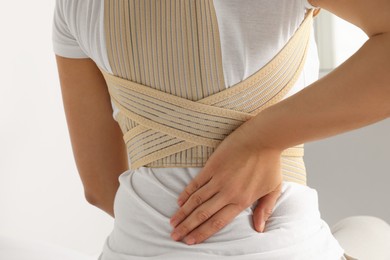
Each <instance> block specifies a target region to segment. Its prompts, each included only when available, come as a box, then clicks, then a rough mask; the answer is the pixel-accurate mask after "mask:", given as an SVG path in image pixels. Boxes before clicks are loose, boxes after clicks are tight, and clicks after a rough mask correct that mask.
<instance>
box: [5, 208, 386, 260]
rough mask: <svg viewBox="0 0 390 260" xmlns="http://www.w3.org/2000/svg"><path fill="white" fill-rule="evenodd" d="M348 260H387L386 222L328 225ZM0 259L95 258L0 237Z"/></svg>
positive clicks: (366, 219) (350, 220) (364, 220)
mask: <svg viewBox="0 0 390 260" xmlns="http://www.w3.org/2000/svg"><path fill="white" fill-rule="evenodd" d="M332 233H333V235H334V237H335V238H336V239H337V240H338V241H339V243H340V244H341V246H342V247H343V248H344V250H345V252H346V253H347V254H348V255H349V256H351V257H352V258H350V259H358V260H389V259H390V225H389V224H387V223H386V222H385V221H383V220H382V219H380V218H376V217H371V216H354V217H348V218H344V219H342V220H340V221H339V222H338V223H336V224H335V225H334V226H333V227H332ZM0 259H4V260H53V259H55V260H96V259H97V257H92V256H88V255H83V254H81V253H78V252H75V251H73V250H70V249H67V248H61V247H58V246H55V245H51V244H43V243H38V242H35V241H27V240H23V239H10V238H6V237H0Z"/></svg>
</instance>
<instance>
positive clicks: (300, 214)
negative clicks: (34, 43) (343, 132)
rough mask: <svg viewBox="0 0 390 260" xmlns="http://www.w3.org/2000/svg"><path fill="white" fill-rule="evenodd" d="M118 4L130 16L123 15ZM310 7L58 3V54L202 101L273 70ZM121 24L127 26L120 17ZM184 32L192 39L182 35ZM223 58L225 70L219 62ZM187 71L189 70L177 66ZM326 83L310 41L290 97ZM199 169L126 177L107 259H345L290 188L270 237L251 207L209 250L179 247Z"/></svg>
mask: <svg viewBox="0 0 390 260" xmlns="http://www.w3.org/2000/svg"><path fill="white" fill-rule="evenodd" d="M119 3H121V4H122V8H121V9H117V8H119V7H118V6H119ZM123 7H127V8H123ZM305 7H309V5H308V3H307V2H306V1H304V0H299V1H287V0H286V1H254V0H250V1H249V0H246V1H238V0H235V1H234V0H219V1H208V0H205V1H174V0H166V1H138V0H134V1H108V0H106V1H103V0H101V1H92V0H62V1H57V9H56V16H55V20H54V22H55V25H56V26H55V27H54V33H53V40H54V51H55V52H56V53H57V54H58V55H60V56H65V57H71V58H72V57H74V58H78V57H90V58H92V59H93V60H94V61H95V63H96V64H97V65H98V66H99V67H100V68H102V69H104V70H105V71H107V72H109V73H113V74H116V75H117V76H120V77H122V78H126V79H128V80H131V81H135V82H138V83H141V84H143V85H147V86H149V87H151V88H155V89H159V90H161V91H163V92H168V93H171V94H174V95H177V96H181V97H185V98H188V99H191V100H198V99H201V98H203V97H205V96H209V95H211V94H213V93H217V92H219V91H223V89H224V88H229V87H231V86H233V85H235V84H237V83H238V82H240V81H242V80H245V79H246V78H248V77H249V76H250V75H252V74H253V73H255V72H256V71H257V70H259V69H260V68H261V67H263V66H264V65H265V64H267V63H268V62H269V61H270V60H271V59H272V58H273V57H274V56H275V55H276V54H277V53H278V52H279V51H280V49H281V48H282V47H283V46H284V45H285V44H286V43H287V41H288V40H289V39H290V38H291V36H292V35H293V34H294V32H295V31H296V30H297V28H298V27H299V25H300V24H301V22H302V20H303V18H304V15H305ZM107 8H111V9H110V10H111V11H110V12H108V11H107V10H108V9H107ZM179 14H180V15H179ZM120 15H123V16H124V17H128V20H126V19H120V17H119V18H118V16H120ZM107 17H110V19H105V18H107ZM116 18H118V19H116ZM111 19H112V20H111ZM174 19H176V20H174ZM179 19H182V20H179ZM118 21H122V22H123V24H121V27H122V29H123V28H128V34H127V35H124V34H118V32H115V31H110V30H109V29H108V28H111V27H110V26H112V23H115V22H118ZM157 21H160V22H157ZM161 21H164V23H162V22H161ZM173 21H176V22H173ZM213 21H214V23H213ZM216 21H217V23H216ZM110 22H111V25H110ZM146 24H149V27H147V26H146ZM150 24H152V25H154V26H155V27H153V29H154V30H155V34H153V31H152V30H149V29H150V28H151V26H150ZM201 24H202V26H203V27H202V26H201ZM164 25H165V26H164ZM168 25H169V26H168ZM174 25H176V27H172V26H174ZM181 25H183V27H184V28H186V29H187V31H184V29H183V28H181V29H180V30H179V26H181ZM143 26H146V27H143ZM157 26H159V27H157ZM213 26H214V27H213ZM209 27H213V28H214V29H213V30H212V31H213V32H215V33H218V34H219V38H218V37H217V35H216V34H210V35H207V37H208V38H207V37H206V36H205V35H204V33H203V32H202V28H205V30H206V29H207V28H209ZM145 28H146V29H145ZM172 28H174V29H172ZM194 28H195V29H197V30H198V31H195V29H194ZM190 30H194V31H192V32H191V33H190ZM216 30H217V31H216ZM151 32H152V33H151ZM218 39H220V41H218ZM173 40H175V41H173ZM148 41H154V42H153V43H150V42H148ZM183 42H185V44H183ZM146 46H151V47H150V48H148V47H146ZM175 46H176V47H175ZM178 46H179V47H178ZM180 46H181V47H180ZM185 46H187V49H186V48H185ZM162 47H164V48H162ZM190 47H191V48H190ZM189 53H191V55H192V56H191V57H188V56H189ZM180 55H182V56H180ZM218 55H220V58H221V60H220V61H221V63H220V64H218V59H216V58H215V57H217V56H218ZM115 57H116V58H115ZM184 57H187V58H184ZM184 60H187V62H185V61H184ZM180 62H182V63H183V66H180V65H178V64H179V63H180ZM175 75H176V76H175ZM177 75H179V76H177ZM181 76H182V77H181ZM317 77H318V59H317V52H316V46H315V42H314V37H313V35H311V38H310V44H309V50H308V56H307V61H306V63H305V66H304V67H303V72H302V73H301V75H299V78H298V80H297V82H296V83H295V84H294V86H293V88H292V89H291V90H290V91H289V92H288V93H287V95H286V96H285V97H284V98H286V97H288V96H290V95H292V94H294V93H295V92H297V91H299V90H301V89H302V88H304V87H305V86H307V85H309V84H310V83H312V82H313V81H315V80H316V79H317ZM180 83H183V84H180ZM192 83H193V84H192ZM113 108H114V117H115V118H117V116H118V115H119V114H120V113H119V110H118V108H117V107H115V106H114V104H113ZM121 127H122V130H124V128H132V126H123V125H122V126H121ZM133 148H134V147H133ZM134 149H135V148H134ZM200 151H203V150H200ZM205 152H207V150H206V151H205ZM186 155H187V154H186V153H184V152H182V153H181V154H180V156H181V157H182V156H186ZM175 156H177V155H175ZM188 156H190V157H192V156H193V155H188ZM181 157H180V158H181ZM180 158H179V159H177V160H180ZM167 160H168V159H167ZM169 161H172V159H169ZM284 163H285V164H289V169H290V170H292V171H294V170H293V169H294V168H295V169H299V170H300V171H302V170H304V164H303V161H298V162H296V161H291V162H289V161H288V160H287V161H284ZM200 170H201V168H199V167H192V168H191V167H182V168H176V167H168V168H159V167H157V168H147V167H140V168H138V169H136V170H129V171H126V172H124V173H123V174H122V175H121V177H120V184H121V186H120V188H119V190H118V192H117V195H116V199H115V218H116V220H115V228H114V230H113V232H112V234H111V235H110V237H109V238H108V239H107V243H106V245H105V250H104V252H103V254H102V257H101V259H103V260H108V259H118V258H122V259H141V258H142V259H143V258H144V257H149V256H155V257H156V259H161V257H166V258H168V257H169V259H174V258H175V257H176V258H177V259H182V258H184V257H186V259H190V258H191V257H193V258H195V257H196V258H200V257H201V256H202V255H204V259H209V258H211V257H212V255H214V257H215V258H218V257H221V258H222V257H223V258H224V257H226V256H228V255H231V256H234V259H339V258H341V256H342V252H343V250H342V249H341V248H340V246H339V245H338V243H337V241H336V240H335V239H334V238H333V237H332V235H331V233H330V231H329V229H328V227H327V225H326V223H324V222H323V221H322V220H321V219H320V214H319V212H318V204H317V199H318V198H317V196H316V193H315V191H314V190H312V189H310V188H308V187H305V186H303V185H299V184H295V183H292V182H284V183H283V190H282V191H283V193H282V195H281V197H280V199H279V200H278V203H277V205H276V207H275V209H274V214H273V215H272V217H271V218H270V219H269V221H268V222H267V226H266V231H265V233H257V232H256V231H255V230H254V229H253V227H252V226H251V221H250V218H251V214H252V213H253V208H248V209H247V210H245V211H243V212H242V213H241V214H240V215H239V216H238V217H237V218H235V220H234V221H233V222H232V223H230V224H229V225H228V226H227V227H226V228H225V229H223V230H221V232H219V233H217V234H215V235H214V236H213V237H211V238H210V239H208V240H207V241H206V242H204V243H202V244H199V245H196V246H191V247H189V246H187V245H185V244H182V243H179V242H175V241H173V240H172V239H171V238H170V237H169V233H170V231H171V230H170V229H171V228H170V225H169V217H170V216H171V215H172V214H173V213H174V212H175V210H177V205H176V199H177V196H178V194H179V193H180V192H181V191H182V190H183V189H184V187H185V186H186V185H187V184H188V183H189V182H190V181H191V179H192V178H193V177H195V176H196V174H198V173H199V171H200ZM303 252H304V254H305V255H302V253H303Z"/></svg>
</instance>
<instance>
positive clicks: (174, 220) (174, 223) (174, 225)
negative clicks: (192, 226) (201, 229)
mask: <svg viewBox="0 0 390 260" xmlns="http://www.w3.org/2000/svg"><path fill="white" fill-rule="evenodd" d="M170 223H171V226H172V227H176V225H177V223H178V221H177V218H171V221H170Z"/></svg>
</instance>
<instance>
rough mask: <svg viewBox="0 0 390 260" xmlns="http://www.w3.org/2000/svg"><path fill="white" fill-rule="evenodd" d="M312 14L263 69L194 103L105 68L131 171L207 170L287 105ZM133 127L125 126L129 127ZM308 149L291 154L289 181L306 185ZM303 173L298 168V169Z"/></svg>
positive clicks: (285, 171)
mask: <svg viewBox="0 0 390 260" xmlns="http://www.w3.org/2000/svg"><path fill="white" fill-rule="evenodd" d="M312 22H313V9H312V10H309V11H308V12H307V14H306V17H305V19H304V21H303V22H302V24H301V26H300V27H299V28H298V30H297V31H296V32H295V34H294V35H293V37H292V38H291V39H290V40H289V41H288V43H287V44H286V45H285V46H284V47H283V49H282V50H281V51H280V52H279V53H278V54H277V55H276V56H275V57H274V58H273V59H272V60H271V61H270V62H269V63H268V64H266V65H265V66H264V67H263V68H261V69H260V70H258V71H257V72H255V73H254V74H252V75H251V76H250V77H248V78H247V79H245V80H243V81H241V82H239V83H237V84H236V85H234V86H231V87H230V88H227V89H225V90H223V91H220V92H217V93H215V94H212V95H209V96H207V97H204V98H201V99H199V100H196V101H194V100H189V99H186V98H183V97H179V96H176V95H173V94H170V93H166V92H163V91H160V90H157V89H154V88H151V87H149V86H147V85H143V84H140V83H137V82H135V81H131V80H128V79H125V78H121V77H119V76H115V75H112V74H110V73H108V72H106V71H104V70H103V69H100V70H101V72H102V74H103V76H104V78H105V80H106V82H107V86H108V90H109V94H110V96H111V100H112V102H113V103H114V105H115V106H116V107H117V108H118V109H119V111H120V112H119V114H118V116H117V118H116V119H117V121H118V123H119V124H120V126H121V129H122V131H123V132H124V136H123V139H124V141H125V143H126V145H127V150H128V155H129V162H130V168H131V169H137V168H139V167H141V166H145V167H157V168H160V167H203V166H204V164H205V163H206V161H207V159H208V158H209V157H210V155H211V153H212V152H213V151H214V150H215V148H217V146H218V145H219V144H220V143H221V142H222V141H223V140H224V139H225V138H226V137H227V136H228V135H229V134H230V133H231V132H233V131H234V130H235V129H236V128H237V127H239V126H240V125H241V124H243V123H244V122H245V121H247V120H249V119H251V118H253V117H254V116H255V115H256V114H258V113H259V112H261V111H262V110H264V109H266V108H268V107H270V106H272V105H273V104H275V103H277V102H279V101H280V100H282V98H283V97H284V96H285V95H286V94H287V92H288V91H289V90H290V89H291V87H292V86H293V85H294V84H295V83H296V81H297V79H298V77H299V75H300V73H301V71H302V69H303V66H304V63H305V59H306V54H307V49H308V45H309V38H310V32H311V28H312ZM129 121H130V122H133V124H132V127H125V125H126V124H127V125H128V122H129ZM303 153H304V149H303V144H302V145H298V146H294V147H291V148H289V149H286V150H285V151H283V153H282V162H283V159H284V161H286V160H287V162H289V163H287V164H288V165H286V164H283V165H285V166H286V167H284V168H283V165H282V173H283V176H284V179H285V180H290V181H295V182H298V183H302V184H305V183H306V172H305V169H304V167H298V166H299V165H301V164H300V163H299V161H301V160H302V156H303ZM298 168H299V169H298ZM292 169H293V170H292Z"/></svg>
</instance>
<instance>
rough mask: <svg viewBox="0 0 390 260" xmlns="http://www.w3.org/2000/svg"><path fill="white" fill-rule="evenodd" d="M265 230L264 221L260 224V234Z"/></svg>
mask: <svg viewBox="0 0 390 260" xmlns="http://www.w3.org/2000/svg"><path fill="white" fill-rule="evenodd" d="M264 228H265V221H262V222H261V224H260V232H263V231H264Z"/></svg>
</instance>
